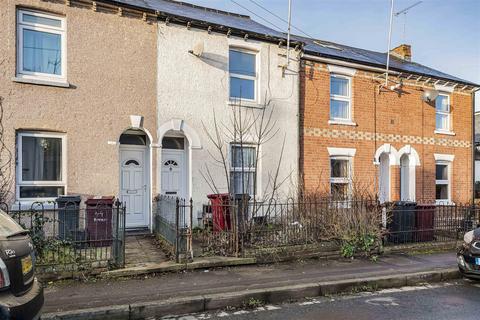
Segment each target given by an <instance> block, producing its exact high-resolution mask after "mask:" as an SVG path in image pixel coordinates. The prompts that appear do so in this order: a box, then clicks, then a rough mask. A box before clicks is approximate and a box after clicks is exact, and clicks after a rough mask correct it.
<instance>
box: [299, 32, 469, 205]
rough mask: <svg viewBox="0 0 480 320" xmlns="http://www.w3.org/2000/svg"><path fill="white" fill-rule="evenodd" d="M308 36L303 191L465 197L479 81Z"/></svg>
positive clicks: (399, 55)
mask: <svg viewBox="0 0 480 320" xmlns="http://www.w3.org/2000/svg"><path fill="white" fill-rule="evenodd" d="M303 40H304V41H305V42H306V46H305V48H304V49H305V54H304V55H303V58H302V64H301V74H300V91H301V94H300V137H301V138H300V139H301V143H300V146H301V147H300V172H301V175H302V181H303V188H304V190H305V192H306V193H307V194H312V193H315V194H321V195H325V194H329V195H332V196H336V197H341V198H344V197H347V198H348V197H350V196H352V195H353V194H357V193H359V192H361V193H363V194H365V193H368V194H369V195H377V196H378V198H379V200H380V201H396V200H412V201H422V200H425V201H427V200H428V201H432V200H435V201H436V202H437V203H456V202H467V201H470V200H471V198H472V172H473V171H472V165H473V160H472V159H473V158H472V153H473V147H472V146H473V144H472V141H473V130H472V121H473V104H474V92H475V90H476V89H478V85H476V84H474V83H471V82H468V81H465V80H462V79H459V78H457V77H454V76H451V75H448V74H445V73H442V72H440V71H437V70H434V69H431V68H428V67H425V66H422V65H420V64H417V63H414V62H412V61H411V54H410V47H409V46H405V45H404V46H400V47H397V48H395V49H393V50H392V54H390V72H389V75H388V77H389V78H388V79H389V80H388V83H387V84H385V78H386V72H385V71H386V60H387V55H386V54H385V53H378V52H372V51H368V50H362V49H357V48H352V47H347V46H343V45H339V44H335V43H330V42H324V41H316V40H315V41H314V40H309V39H303Z"/></svg>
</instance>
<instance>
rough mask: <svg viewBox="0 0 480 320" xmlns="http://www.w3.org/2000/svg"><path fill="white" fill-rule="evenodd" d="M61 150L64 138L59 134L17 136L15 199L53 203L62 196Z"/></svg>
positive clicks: (63, 159)
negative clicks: (49, 201)
mask: <svg viewBox="0 0 480 320" xmlns="http://www.w3.org/2000/svg"><path fill="white" fill-rule="evenodd" d="M65 149H66V142H65V136H64V135H62V134H56V133H40V132H20V133H18V135H17V154H18V161H17V186H16V193H17V199H18V200H25V199H26V200H53V199H55V198H57V197H58V196H59V195H64V194H65V192H66V190H65V188H66V182H65V181H66V177H65V172H66V170H65V169H66V152H65V151H66V150H65Z"/></svg>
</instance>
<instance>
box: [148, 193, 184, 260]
mask: <svg viewBox="0 0 480 320" xmlns="http://www.w3.org/2000/svg"><path fill="white" fill-rule="evenodd" d="M153 212H154V228H153V231H154V232H155V234H156V235H157V237H160V238H161V239H162V240H163V244H164V247H165V249H166V250H167V251H168V253H169V254H170V255H171V256H172V257H174V258H175V261H176V262H180V261H181V260H185V259H187V260H191V259H193V245H192V219H193V217H192V213H193V202H192V200H190V201H186V200H185V199H182V198H178V197H170V196H165V195H159V196H157V197H156V199H155V201H154V210H153Z"/></svg>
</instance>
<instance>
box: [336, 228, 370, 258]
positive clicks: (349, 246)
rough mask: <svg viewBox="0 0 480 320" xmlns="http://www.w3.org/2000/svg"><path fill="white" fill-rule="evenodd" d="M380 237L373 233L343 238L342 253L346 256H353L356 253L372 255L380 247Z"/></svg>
mask: <svg viewBox="0 0 480 320" xmlns="http://www.w3.org/2000/svg"><path fill="white" fill-rule="evenodd" d="M378 239H379V238H378V236H377V235H376V234H372V233H367V234H353V235H351V236H350V237H348V238H346V239H343V241H342V246H341V254H342V256H343V257H345V258H352V257H353V256H355V255H356V254H361V255H363V256H366V257H370V256H372V254H373V253H374V252H375V249H377V248H378V242H379V241H378Z"/></svg>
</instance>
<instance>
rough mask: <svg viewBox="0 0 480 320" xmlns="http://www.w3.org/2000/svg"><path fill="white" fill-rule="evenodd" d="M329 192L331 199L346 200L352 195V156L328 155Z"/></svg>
mask: <svg viewBox="0 0 480 320" xmlns="http://www.w3.org/2000/svg"><path fill="white" fill-rule="evenodd" d="M330 194H331V197H332V199H333V200H348V199H350V198H351V195H352V158H351V157H345V156H331V157H330Z"/></svg>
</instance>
